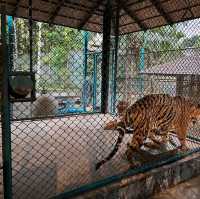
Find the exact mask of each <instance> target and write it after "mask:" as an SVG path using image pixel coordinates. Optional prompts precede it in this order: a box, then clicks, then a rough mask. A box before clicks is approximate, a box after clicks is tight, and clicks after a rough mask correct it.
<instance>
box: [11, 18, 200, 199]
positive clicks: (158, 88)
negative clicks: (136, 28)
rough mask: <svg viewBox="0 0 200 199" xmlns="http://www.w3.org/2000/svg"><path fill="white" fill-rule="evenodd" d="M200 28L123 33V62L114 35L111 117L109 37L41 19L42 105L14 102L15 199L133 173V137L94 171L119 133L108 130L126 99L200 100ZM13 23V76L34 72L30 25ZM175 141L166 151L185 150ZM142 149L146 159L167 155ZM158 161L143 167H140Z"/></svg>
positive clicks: (36, 45) (37, 46)
mask: <svg viewBox="0 0 200 199" xmlns="http://www.w3.org/2000/svg"><path fill="white" fill-rule="evenodd" d="M199 23H200V22H199V20H194V21H190V22H185V23H181V24H178V25H174V26H172V27H171V26H170V27H169V26H166V27H163V28H157V29H153V30H152V31H146V32H139V33H131V34H126V35H121V36H119V44H118V46H119V49H118V56H117V58H118V62H116V60H115V59H116V56H115V53H116V51H115V50H116V49H115V48H113V46H115V38H114V37H113V38H111V46H112V47H111V49H110V51H109V52H108V53H109V55H110V57H109V60H110V62H109V96H108V101H109V102H108V112H107V113H106V114H102V113H101V112H100V108H101V104H102V101H101V100H102V90H101V88H102V84H104V82H102V71H101V66H102V65H101V64H102V39H103V35H102V34H97V33H94V32H84V31H78V30H74V29H71V28H65V27H61V26H51V27H49V25H48V24H45V23H36V22H34V24H33V57H32V59H33V68H34V70H35V71H36V101H34V102H14V103H12V124H11V131H12V132H11V134H12V135H11V138H12V177H13V179H12V183H13V184H12V192H13V198H20V199H23V198H24V199H26V198H31V199H32V198H33V199H34V198H37V199H39V198H51V197H53V196H55V195H57V194H59V193H61V192H64V191H71V190H73V189H77V188H79V187H81V186H83V185H86V184H88V183H95V182H97V181H98V180H102V179H105V178H107V177H110V176H113V175H118V174H121V173H122V172H125V171H127V170H128V169H129V163H128V162H127V159H126V156H125V155H124V154H125V151H126V149H127V142H128V141H129V140H130V139H131V137H132V136H133V135H131V134H126V135H125V137H124V140H123V143H122V146H121V147H120V148H119V150H118V153H117V154H116V155H115V156H114V157H113V158H112V159H111V160H110V161H109V162H107V163H106V164H105V165H103V166H102V167H101V168H100V169H99V170H98V171H96V170H95V164H96V163H97V162H99V161H100V160H101V159H103V158H105V157H106V156H107V155H108V154H109V153H110V152H111V150H112V149H113V146H114V145H115V144H116V140H117V138H118V135H119V133H118V131H116V130H105V129H104V127H105V125H106V124H107V123H108V122H110V121H113V120H114V119H119V112H118V111H119V109H118V108H117V105H118V104H119V103H120V101H125V102H128V103H130V104H131V103H135V102H136V101H137V100H138V99H140V98H142V97H143V96H145V95H148V94H152V93H154V94H155V93H168V94H170V95H171V96H176V95H179V96H180V95H181V96H185V97H186V98H188V99H191V100H192V101H194V102H195V103H196V102H198V101H199V95H198V91H199V86H200V82H199V63H200V59H199V49H198V48H199V41H200V40H199V39H200V37H199V32H198V31H199V28H196V25H197V24H198V25H199ZM13 24H14V26H13V34H12V37H13V41H14V42H13V43H11V44H10V46H11V49H12V51H13V66H12V71H29V70H30V65H29V50H28V49H29V47H30V46H29V44H28V39H29V33H28V30H27V27H28V22H27V21H26V20H22V19H15V21H14V22H13ZM192 28H194V30H193V31H191V29H192ZM116 63H117V74H116V77H115V75H114V69H115V68H116ZM114 83H116V84H117V86H116V90H115V87H114V86H113V84H114ZM198 127H199V126H198V125H195V126H191V128H190V129H188V132H189V134H188V139H187V146H188V147H189V149H190V150H194V149H199V146H200V142H199V132H198V131H199V128H198ZM170 137H171V138H172V140H173V142H170V143H168V144H166V145H165V146H164V147H163V149H162V150H163V151H165V152H166V151H168V150H171V149H174V148H176V147H177V146H179V145H180V143H179V141H178V139H177V136H176V135H174V134H170ZM143 149H144V152H145V151H146V153H147V154H149V153H151V154H160V153H162V152H163V151H158V150H153V149H146V148H144V147H143ZM137 156H138V155H137V154H136V157H135V159H136V160H137V161H138V160H139V161H140V157H139V156H138V157H137ZM152 161H153V160H152ZM152 161H148V162H147V163H143V162H140V166H139V167H137V169H138V168H139V169H141V168H143V167H144V166H145V165H151V164H152ZM134 169H135V168H133V170H134Z"/></svg>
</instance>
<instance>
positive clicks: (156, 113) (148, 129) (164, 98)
mask: <svg viewBox="0 0 200 199" xmlns="http://www.w3.org/2000/svg"><path fill="white" fill-rule="evenodd" d="M199 118H200V105H194V104H193V103H191V102H190V101H189V100H186V99H185V98H184V97H180V96H175V97H172V96H170V95H168V94H151V95H147V96H145V97H143V98H141V99H139V100H138V101H136V102H135V103H134V104H132V105H130V106H128V107H127V108H125V111H124V112H123V114H122V116H121V117H120V120H119V121H117V120H115V121H114V122H111V123H110V124H107V129H109V128H114V129H116V130H118V132H119V136H118V139H117V142H116V144H115V146H114V149H113V150H112V151H111V153H110V154H109V155H108V156H107V157H106V158H105V159H103V160H101V161H100V162H98V163H97V164H96V170H97V169H99V168H100V167H101V166H102V165H103V164H105V163H106V162H107V161H109V160H110V159H111V158H112V157H113V156H114V155H115V154H116V153H117V151H118V149H119V147H120V145H121V143H122V140H123V137H124V135H125V134H126V133H130V129H132V134H133V136H132V140H131V142H129V143H128V144H127V150H126V157H127V160H128V161H129V163H130V164H131V166H134V162H133V159H132V156H133V154H134V152H136V151H139V150H140V147H141V146H143V145H144V143H145V140H146V139H147V138H149V139H151V140H152V141H153V142H154V143H156V144H157V145H161V144H164V143H166V142H167V141H168V140H167V138H168V133H169V132H173V133H175V134H176V135H177V138H178V139H179V141H180V146H179V147H178V148H179V149H180V150H181V151H185V150H187V146H186V137H187V129H188V127H189V125H190V124H191V122H196V121H197V120H198V119H199ZM157 135H160V136H161V138H162V139H161V140H158V139H157V138H156V136H157Z"/></svg>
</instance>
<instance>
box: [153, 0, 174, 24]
mask: <svg viewBox="0 0 200 199" xmlns="http://www.w3.org/2000/svg"><path fill="white" fill-rule="evenodd" d="M150 2H151V3H152V5H153V6H154V7H155V8H156V10H157V11H158V12H159V13H160V14H161V15H162V17H163V18H164V19H165V21H166V22H167V23H168V24H172V23H173V20H172V19H171V17H170V16H169V15H168V14H167V13H166V12H165V10H164V9H163V7H162V6H161V3H160V2H159V1H158V0H150Z"/></svg>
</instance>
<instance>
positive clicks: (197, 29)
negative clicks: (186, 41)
mask: <svg viewBox="0 0 200 199" xmlns="http://www.w3.org/2000/svg"><path fill="white" fill-rule="evenodd" d="M178 29H179V30H181V31H183V32H184V33H185V34H186V35H187V37H192V36H195V35H199V36H200V19H195V20H191V21H187V22H183V23H180V24H179V25H178Z"/></svg>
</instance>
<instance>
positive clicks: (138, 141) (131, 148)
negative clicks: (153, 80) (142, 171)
mask: <svg viewBox="0 0 200 199" xmlns="http://www.w3.org/2000/svg"><path fill="white" fill-rule="evenodd" d="M143 140H144V139H143V136H140V135H135V136H133V138H132V140H131V142H130V143H127V150H126V157H127V160H128V162H129V163H130V165H131V167H134V166H137V164H136V163H135V162H133V155H134V153H136V152H139V153H140V147H141V146H142V145H143Z"/></svg>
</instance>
